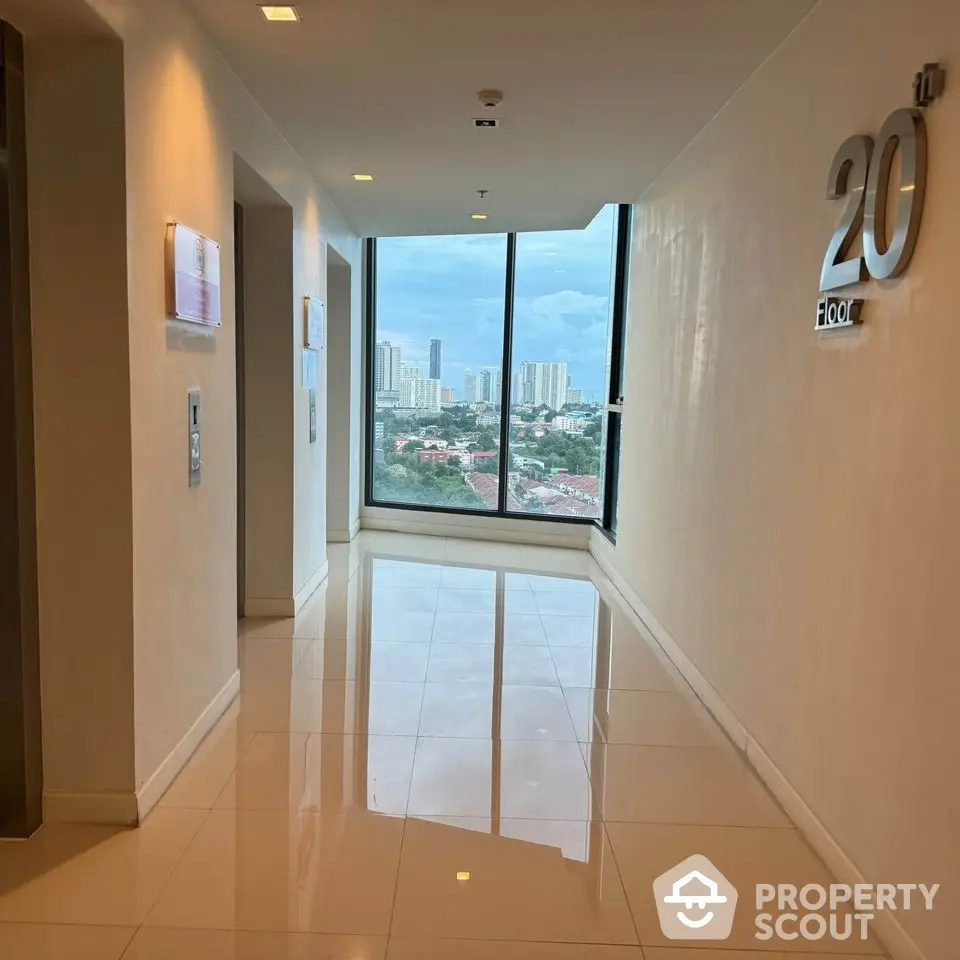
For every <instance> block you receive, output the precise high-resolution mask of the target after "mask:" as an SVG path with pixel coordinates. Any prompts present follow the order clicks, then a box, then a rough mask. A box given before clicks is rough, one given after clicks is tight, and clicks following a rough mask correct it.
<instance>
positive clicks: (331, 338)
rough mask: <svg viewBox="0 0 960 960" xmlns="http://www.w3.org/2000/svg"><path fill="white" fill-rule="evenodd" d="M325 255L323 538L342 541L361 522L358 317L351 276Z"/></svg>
mask: <svg viewBox="0 0 960 960" xmlns="http://www.w3.org/2000/svg"><path fill="white" fill-rule="evenodd" d="M359 272H360V271H359V270H358V271H353V270H351V269H350V265H349V264H348V263H347V262H346V261H345V260H343V259H342V258H341V257H340V255H339V254H338V253H337V252H336V251H335V250H329V249H328V250H327V351H328V354H329V358H330V360H329V363H328V364H327V376H328V383H327V409H326V411H319V412H318V414H319V415H323V414H324V413H325V414H326V416H325V419H326V421H327V463H328V464H329V470H328V476H327V535H328V537H329V538H330V539H336V540H340V541H342V540H346V539H348V538H349V536H350V533H351V531H352V530H353V528H355V526H356V525H357V524H359V522H360V489H361V485H362V481H361V476H362V475H361V465H360V454H361V450H362V443H361V437H360V429H361V426H360V425H361V410H362V406H363V402H362V398H361V382H362V380H363V377H362V375H361V372H362V364H361V357H360V344H361V339H362V337H361V329H360V318H361V311H360V310H357V309H353V307H354V305H355V304H356V303H357V302H358V299H359V296H358V297H357V298H356V299H355V298H354V291H353V286H354V283H353V280H354V274H355V273H359Z"/></svg>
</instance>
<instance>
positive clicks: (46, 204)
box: [26, 37, 134, 797]
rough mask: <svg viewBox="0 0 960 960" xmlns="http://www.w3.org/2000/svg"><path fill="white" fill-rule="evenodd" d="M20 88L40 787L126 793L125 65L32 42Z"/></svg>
mask: <svg viewBox="0 0 960 960" xmlns="http://www.w3.org/2000/svg"><path fill="white" fill-rule="evenodd" d="M26 75H27V78H28V83H27V115H28V121H29V125H28V129H27V140H28V143H27V147H28V167H29V194H28V195H29V207H30V210H29V215H30V245H31V250H32V257H31V274H32V277H31V284H32V314H33V316H32V323H33V359H34V411H35V433H36V474H37V526H38V566H39V599H40V630H41V637H40V647H41V673H42V701H43V754H44V785H45V789H46V791H47V794H48V797H49V796H50V795H51V794H59V793H73V794H87V793H111V792H123V791H128V792H129V790H130V789H131V786H132V783H133V776H134V774H133V763H134V732H133V710H134V707H133V642H132V637H133V527H132V521H133V516H132V499H131V466H130V464H131V459H130V373H129V362H128V356H129V336H128V322H127V321H128V312H127V275H126V242H127V234H126V220H125V217H124V210H125V196H124V183H125V172H124V103H123V52H122V49H121V45H120V43H119V41H117V40H116V39H114V40H110V39H107V38H100V39H90V38H83V37H74V38H71V39H69V40H63V39H60V40H58V39H50V38H37V39H32V40H30V42H29V43H28V45H27V61H26ZM91 103H96V104H97V109H96V110H94V111H91V110H89V109H88V107H89V104H91ZM78 183H82V184H83V189H77V184H78Z"/></svg>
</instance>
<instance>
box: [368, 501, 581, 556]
mask: <svg viewBox="0 0 960 960" xmlns="http://www.w3.org/2000/svg"><path fill="white" fill-rule="evenodd" d="M369 509H374V508H369ZM375 509H376V513H372V512H370V513H365V514H363V515H362V516H361V517H360V528H361V529H362V530H388V531H391V532H393V533H413V534H417V535H419V536H428V537H456V538H462V539H464V540H497V541H500V542H502V543H513V544H519V545H521V546H540V547H565V548H569V549H574V550H586V549H588V548H589V544H590V534H591V532H592V530H593V528H592V527H591V526H589V525H587V524H583V525H578V524H562V523H557V524H551V523H550V521H542V520H523V519H517V520H512V519H511V520H507V519H504V518H503V517H482V518H480V519H481V521H482V522H481V523H477V522H476V520H474V518H472V517H463V516H456V515H449V514H442V513H420V514H418V513H416V512H414V511H399V510H398V511H391V510H390V509H389V508H375ZM397 514H401V515H400V516H398V515H397ZM471 521H472V522H471Z"/></svg>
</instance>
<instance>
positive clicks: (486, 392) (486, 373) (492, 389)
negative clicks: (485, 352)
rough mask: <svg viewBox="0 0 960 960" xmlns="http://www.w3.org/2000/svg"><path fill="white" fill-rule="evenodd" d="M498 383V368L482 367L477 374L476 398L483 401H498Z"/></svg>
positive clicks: (499, 380) (499, 382) (499, 379)
mask: <svg viewBox="0 0 960 960" xmlns="http://www.w3.org/2000/svg"><path fill="white" fill-rule="evenodd" d="M500 384H501V378H500V369H499V368H498V367H484V368H483V369H482V370H481V371H480V373H479V374H478V375H477V400H480V401H482V402H483V403H499V402H500Z"/></svg>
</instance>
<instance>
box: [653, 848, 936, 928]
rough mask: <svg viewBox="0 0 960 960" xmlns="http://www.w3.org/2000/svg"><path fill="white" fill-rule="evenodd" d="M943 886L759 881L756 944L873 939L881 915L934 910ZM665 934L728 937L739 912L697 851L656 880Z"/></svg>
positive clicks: (733, 896) (732, 894) (722, 880)
mask: <svg viewBox="0 0 960 960" xmlns="http://www.w3.org/2000/svg"><path fill="white" fill-rule="evenodd" d="M939 889H940V884H939V883H934V884H932V885H930V886H927V885H926V884H923V883H877V884H870V883H858V884H855V885H854V886H850V885H849V884H845V883H831V884H828V885H823V884H818V883H808V884H805V885H804V886H802V887H797V886H795V885H794V884H789V883H779V884H774V883H758V884H757V885H756V888H755V890H754V891H753V892H754V898H753V905H754V909H755V911H756V917H755V921H754V922H755V929H754V933H753V936H754V938H755V939H757V940H773V939H779V940H797V939H803V940H822V939H824V938H829V939H832V940H850V939H854V940H857V939H859V940H866V939H867V937H868V936H869V929H868V928H869V923H870V921H871V920H873V919H874V917H875V916H876V914H877V912H879V911H881V910H910V909H924V910H932V909H933V900H934V897H936V895H937V891H938V890H939ZM653 894H654V897H655V898H656V902H657V914H658V915H659V917H660V929H661V930H662V931H663V935H664V936H665V937H667V938H668V939H670V940H726V939H727V938H728V937H729V936H730V934H731V931H732V930H733V921H734V917H735V916H736V912H737V890H736V888H735V887H734V885H733V884H732V883H731V882H730V881H729V880H728V879H727V878H726V877H725V876H724V875H723V874H722V873H721V872H720V871H719V870H718V869H717V868H716V867H715V866H714V865H713V864H712V863H711V862H710V861H709V860H708V859H707V858H706V857H704V856H701V855H700V854H696V855H694V856H692V857H688V858H687V859H686V860H684V861H683V863H678V864H677V865H676V866H675V867H673V868H672V869H671V870H668V871H667V872H666V873H663V874H661V875H660V876H659V877H657V879H656V880H654V881H653Z"/></svg>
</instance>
